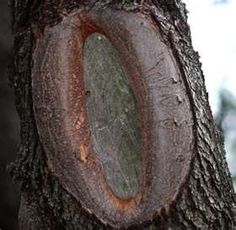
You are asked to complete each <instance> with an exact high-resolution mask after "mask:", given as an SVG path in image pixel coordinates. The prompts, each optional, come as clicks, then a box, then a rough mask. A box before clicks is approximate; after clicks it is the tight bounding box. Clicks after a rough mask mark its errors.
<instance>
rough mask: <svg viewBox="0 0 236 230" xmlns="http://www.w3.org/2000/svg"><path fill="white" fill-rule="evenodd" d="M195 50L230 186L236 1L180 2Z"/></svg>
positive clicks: (2, 115)
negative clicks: (222, 140)
mask: <svg viewBox="0 0 236 230" xmlns="http://www.w3.org/2000/svg"><path fill="white" fill-rule="evenodd" d="M183 1H184V2H185V3H186V5H187V8H188V11H189V15H188V16H189V20H188V22H189V24H190V27H191V32H192V40H193V45H194V48H195V50H197V51H198V52H199V54H200V56H201V62H202V68H203V71H204V75H205V80H206V86H207V90H208V92H209V100H210V104H211V108H212V112H213V114H214V117H215V121H216V123H217V125H218V127H219V129H220V130H222V131H223V132H224V135H225V149H226V152H227V161H228V164H229V167H230V171H231V174H232V177H233V180H234V186H235V187H236V26H235V25H234V24H235V22H236V1H235V0H183ZM10 24H11V19H10V9H9V7H8V0H0V229H2V230H15V229H16V222H17V210H18V206H19V190H18V188H17V186H16V185H14V184H13V183H12V181H11V178H10V176H9V175H8V173H7V171H6V166H7V165H8V164H9V163H10V162H11V161H13V160H14V159H15V157H16V150H17V146H18V144H19V129H20V128H19V120H18V116H17V113H16V110H15V106H14V92H13V90H12V88H11V86H10V85H9V81H8V76H7V73H8V65H9V62H10V58H11V47H12V43H13V40H12V34H11V26H10Z"/></svg>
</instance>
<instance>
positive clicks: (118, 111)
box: [84, 33, 142, 199]
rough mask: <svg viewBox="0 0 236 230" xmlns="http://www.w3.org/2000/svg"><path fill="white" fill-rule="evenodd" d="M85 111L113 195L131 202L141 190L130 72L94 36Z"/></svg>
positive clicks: (87, 59) (89, 42)
mask: <svg viewBox="0 0 236 230" xmlns="http://www.w3.org/2000/svg"><path fill="white" fill-rule="evenodd" d="M84 81H85V90H86V110H87V116H88V121H89V125H90V130H91V139H92V145H93V149H94V152H95V154H96V155H97V157H98V159H99V161H100V162H101V165H102V169H103V173H104V175H105V178H106V182H107V183H108V185H109V186H110V188H111V189H112V191H113V193H114V194H115V195H116V196H118V197H120V198H122V199H129V198H132V197H134V196H135V194H136V193H137V192H138V189H139V175H140V172H141V160H142V159H141V137H140V130H139V114H138V110H137V105H136V101H135V97H134V94H133V92H132V90H131V88H130V86H129V82H128V75H127V72H126V70H125V68H124V66H123V65H122V63H121V61H120V58H119V56H118V54H117V51H116V49H115V48H114V47H113V46H112V44H111V43H110V41H109V40H108V39H107V38H106V37H105V36H104V35H102V34H99V33H93V34H91V35H90V36H89V37H88V38H87V39H86V42H85V47H84Z"/></svg>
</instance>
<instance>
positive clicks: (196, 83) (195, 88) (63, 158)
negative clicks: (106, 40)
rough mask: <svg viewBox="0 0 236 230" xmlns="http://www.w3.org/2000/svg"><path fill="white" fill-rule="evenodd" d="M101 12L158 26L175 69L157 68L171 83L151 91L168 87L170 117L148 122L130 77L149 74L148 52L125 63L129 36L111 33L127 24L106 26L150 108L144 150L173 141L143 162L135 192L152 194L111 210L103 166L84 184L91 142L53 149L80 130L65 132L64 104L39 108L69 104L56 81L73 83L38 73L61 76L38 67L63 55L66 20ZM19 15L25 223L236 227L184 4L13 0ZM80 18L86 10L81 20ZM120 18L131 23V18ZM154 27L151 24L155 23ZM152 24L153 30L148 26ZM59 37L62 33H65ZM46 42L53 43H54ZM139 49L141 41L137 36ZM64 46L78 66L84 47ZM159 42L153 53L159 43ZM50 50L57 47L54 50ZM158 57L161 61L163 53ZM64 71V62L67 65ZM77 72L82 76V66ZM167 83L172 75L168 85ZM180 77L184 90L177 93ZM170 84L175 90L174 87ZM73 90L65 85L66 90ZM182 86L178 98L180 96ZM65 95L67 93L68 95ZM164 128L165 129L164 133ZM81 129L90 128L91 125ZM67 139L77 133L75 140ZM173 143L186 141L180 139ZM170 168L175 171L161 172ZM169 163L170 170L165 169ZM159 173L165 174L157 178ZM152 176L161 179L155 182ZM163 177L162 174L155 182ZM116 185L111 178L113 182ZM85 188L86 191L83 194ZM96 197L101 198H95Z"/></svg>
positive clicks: (16, 78) (16, 171) (19, 171)
mask: <svg viewBox="0 0 236 230" xmlns="http://www.w3.org/2000/svg"><path fill="white" fill-rule="evenodd" d="M81 9H83V10H84V11H83V12H85V13H83V16H81V13H80V11H79V10H81ZM86 12H87V13H86ZM96 12H100V13H101V12H102V13H104V14H106V12H112V14H111V13H109V14H108V16H107V17H108V18H109V20H113V23H114V24H115V20H116V21H117V20H118V19H119V16H117V17H116V15H123V16H126V20H127V21H130V23H131V24H132V23H133V24H132V26H133V28H132V29H133V30H134V32H135V33H137V34H138V33H139V32H140V29H138V28H136V27H135V26H136V24H135V21H139V20H140V21H139V22H140V23H141V24H142V23H143V24H145V23H146V24H147V28H148V29H149V31H151V32H150V34H151V33H152V32H153V31H156V33H157V34H158V35H155V36H156V37H158V39H159V40H160V44H164V45H163V47H164V48H163V50H164V54H163V55H164V56H163V57H164V60H167V61H166V62H165V63H168V64H169V65H170V66H169V68H168V69H169V72H168V73H165V72H163V73H161V74H160V75H161V76H162V77H165V78H161V79H159V81H161V82H162V83H160V84H163V86H165V87H167V86H168V87H169V88H167V89H165V87H161V88H160V89H158V90H156V89H157V88H156V87H154V89H151V88H150V89H148V91H150V96H151V97H153V98H159V97H160V95H159V94H158V92H159V91H160V92H161V93H162V94H164V96H165V97H164V98H163V99H162V100H161V102H160V103H159V105H160V110H162V112H163V114H164V115H163V116H164V118H163V119H161V118H160V117H158V116H154V118H153V119H151V120H149V119H147V118H151V117H150V115H149V113H148V112H146V111H147V110H148V109H146V107H145V106H143V105H146V104H145V100H144V102H143V99H142V95H143V94H145V93H146V91H145V90H144V89H143V88H142V86H143V85H141V83H139V82H138V80H137V79H135V77H133V78H132V76H133V75H134V76H136V74H135V73H136V72H135V71H136V70H135V67H134V66H135V65H137V66H138V67H137V68H138V70H140V71H138V72H141V73H142V71H143V69H142V67H143V66H144V67H147V66H145V64H144V63H145V61H146V59H145V57H144V58H143V59H142V58H141V56H142V54H136V56H135V55H133V54H132V53H135V52H134V51H132V50H131V51H130V52H129V53H130V58H129V57H127V60H126V56H128V55H129V53H127V51H125V49H124V48H122V47H121V48H120V46H122V42H121V43H119V42H118V41H116V40H115V38H113V37H115V36H114V35H113V34H112V33H117V34H119V33H120V34H121V36H122V33H123V35H124V34H125V32H120V31H122V28H121V27H120V28H119V27H116V26H114V31H115V32H112V31H111V32H109V29H104V27H103V28H102V29H103V30H105V33H107V34H108V35H109V36H110V37H111V41H112V42H113V43H114V46H116V48H117V47H118V48H117V50H118V52H120V54H121V56H122V55H123V56H122V57H123V58H124V63H126V64H127V66H126V69H127V70H128V71H130V73H129V74H130V75H131V88H132V87H133V88H137V89H134V94H135V96H136V98H137V104H138V107H144V109H143V108H141V109H140V111H141V113H140V114H141V122H142V124H143V125H142V129H143V130H144V131H143V132H142V131H141V136H142V138H143V139H145V137H146V136H147V138H146V139H147V141H146V142H145V141H144V145H145V146H144V150H145V151H144V152H145V153H146V152H147V149H149V144H150V143H154V144H156V145H157V147H158V148H160V149H161V150H162V149H164V148H165V147H167V145H161V143H162V141H163V142H165V143H167V144H168V145H169V146H171V148H172V149H171V151H170V152H167V153H166V154H167V156H168V158H167V160H163V161H161V160H162V159H161V158H160V157H161V154H160V153H157V155H155V154H153V156H156V157H157V160H159V161H160V162H162V163H160V164H159V165H158V164H157V163H156V162H158V161H155V160H153V159H155V158H149V155H148V154H146V155H145V153H144V154H143V157H144V158H145V160H144V163H143V165H144V166H143V168H144V172H143V175H144V176H143V177H144V179H140V180H141V184H142V185H140V187H141V189H140V191H141V192H140V193H141V194H138V196H139V195H140V196H141V197H142V196H143V194H142V193H144V194H147V195H145V196H147V198H146V200H145V202H144V201H137V200H138V198H136V197H133V200H134V201H135V202H134V204H133V203H132V202H130V201H129V202H128V201H126V200H125V202H124V201H122V200H120V199H118V198H116V199H113V196H111V197H112V198H111V199H113V201H112V202H113V203H112V204H115V205H114V207H113V206H112V205H111V206H112V207H110V206H109V205H107V206H106V205H104V210H103V208H100V207H99V205H95V204H101V205H102V204H103V203H104V202H105V200H106V198H107V197H106V196H105V195H103V194H102V192H100V190H99V189H100V187H99V186H100V175H99V170H97V168H96V167H97V165H96V164H95V166H94V167H95V169H94V170H95V172H96V174H98V175H97V176H96V177H95V179H94V178H93V177H92V176H91V178H92V179H91V181H90V177H89V178H88V180H87V181H86V182H84V181H83V179H84V178H85V179H86V175H89V173H90V171H89V170H88V171H86V170H84V171H85V172H86V175H85V176H84V175H82V173H83V172H82V171H79V169H78V168H79V167H80V166H79V167H78V166H77V165H75V163H74V161H75V158H76V157H77V158H78V159H77V160H79V161H81V162H85V161H88V162H89V161H90V159H89V157H88V158H87V155H86V154H85V155H84V154H82V153H83V150H84V148H85V147H84V145H83V148H82V150H81V148H80V151H79V154H78V153H77V152H75V154H74V155H76V156H72V155H71V156H70V155H69V156H68V155H65V153H64V152H65V150H66V153H69V152H71V153H72V152H73V151H72V150H73V148H72V147H73V145H67V144H62V145H60V144H59V145H56V147H55V146H53V145H52V143H53V141H61V140H65V142H67V141H70V138H72V136H73V135H72V134H71V133H70V132H72V133H73V127H70V126H69V128H68V127H67V128H68V130H69V131H68V132H67V133H69V134H70V135H69V136H66V134H65V133H63V130H64V129H66V128H65V127H64V126H63V123H62V122H63V121H64V120H63V119H64V118H63V119H62V118H60V111H56V112H57V113H56V114H54V115H53V116H52V117H53V120H51V121H50V120H49V113H48V112H47V111H43V112H42V111H40V110H39V108H42V107H40V106H45V100H42V96H41V95H42V94H46V95H48V96H49V98H53V99H50V100H49V105H48V107H49V108H52V107H53V106H52V105H54V108H57V105H59V106H63V105H62V104H60V100H59V99H58V98H57V96H58V95H57V94H55V92H54V91H53V90H54V89H55V88H56V89H59V88H62V89H64V88H63V87H64V86H63V83H67V82H68V81H69V80H68V79H67V78H66V77H64V75H63V74H62V75H61V78H60V79H59V80H61V81H62V83H61V85H59V86H60V87H57V86H55V87H52V84H51V83H50V82H49V80H47V78H45V77H44V75H43V74H41V75H40V74H38V73H39V72H40V71H41V68H44V69H45V71H46V72H47V71H48V73H49V75H50V74H52V72H53V71H56V75H57V76H58V74H59V73H60V72H59V71H58V70H56V67H46V65H43V64H41V62H43V61H44V62H47V63H49V66H50V65H51V66H55V63H56V61H55V59H56V58H57V55H58V54H57V53H56V54H55V57H54V58H52V55H54V53H50V49H49V48H51V47H52V48H53V47H58V43H59V44H62V46H63V45H65V44H66V43H63V39H65V37H66V36H72V35H73V33H74V32H73V30H74V29H73V28H69V30H70V31H69V32H68V31H67V29H68V27H66V26H65V25H67V24H68V23H69V24H70V23H71V24H73V26H75V27H76V26H78V20H77V19H76V20H77V21H76V20H75V18H80V19H79V20H80V21H79V23H82V25H83V24H86V23H88V22H87V21H86V20H88V18H90V17H91V18H93V20H95V21H96V19H97V18H99V19H101V18H102V17H103V16H101V17H100V16H97V15H99V14H98V13H96ZM12 14H13V30H14V34H15V43H14V70H13V73H12V77H11V81H12V84H13V85H14V88H15V94H16V106H17V109H18V113H19V116H20V119H21V146H20V147H19V156H18V160H17V162H15V163H14V165H12V173H13V175H14V178H15V179H16V180H18V181H20V183H21V190H22V200H21V208H20V212H19V227H20V229H113V228H130V229H233V203H234V200H233V199H234V198H233V193H234V191H233V186H232V181H231V178H230V174H229V171H228V167H227V164H226V160H225V152H224V148H223V140H222V138H221V134H220V133H219V132H218V131H217V129H216V127H215V124H214V122H213V117H212V113H211V110H210V107H209V103H208V97H207V93H206V89H205V84H204V76H203V73H202V71H201V63H200V62H199V56H198V54H197V53H196V52H195V51H194V50H193V48H192V44H191V37H190V31H189V26H188V25H187V17H186V10H185V6H184V4H182V3H181V2H180V1H179V0H170V1H168V3H167V1H162V0H159V1H158V0H153V1H151V0H150V1H141V2H140V3H134V2H133V1H122V3H121V2H120V1H92V0H91V1H76V0H70V1H23V0H21V1H20V0H15V1H12ZM75 15H80V17H77V16H75ZM84 15H85V16H84ZM129 15H130V16H129ZM140 15H141V16H140ZM83 17H84V18H86V20H85V19H83ZM81 18H82V19H81ZM94 18H95V19H94ZM104 18H105V16H104ZM140 18H142V19H140ZM144 18H145V19H144ZM131 19H132V20H131ZM102 20H105V19H101V21H102ZM106 20H108V19H106ZM106 20H105V21H104V22H103V24H102V22H99V23H100V24H99V25H101V26H104V25H107V24H106V23H107V22H109V20H108V21H106ZM120 20H121V19H120ZM122 20H123V22H124V19H122ZM149 22H150V23H149ZM63 23H64V24H63ZM108 24H109V23H108ZM149 24H150V25H152V26H149ZM86 25H87V24H86ZM108 27H109V25H108ZM151 27H154V28H155V29H151ZM86 28H88V29H87V30H89V31H90V30H92V31H94V28H96V26H94V25H91V24H89V25H88V26H87V27H86ZM117 28H118V29H117ZM132 29H131V30H132ZM79 30H81V31H79ZM96 30H98V29H96ZM96 30H95V31H96ZM110 30H111V29H110ZM71 31H72V32H71ZM78 31H79V32H78V33H81V34H83V36H84V34H86V33H88V32H85V30H82V29H81V27H80V29H78ZM140 33H141V32H140ZM62 34H63V35H65V36H64V37H62V38H60V35H62ZM150 34H147V35H146V36H145V37H149V36H150V37H149V39H150V42H153V38H156V37H155V36H154V35H153V36H154V37H152V36H151V35H150ZM153 34H154V32H153ZM73 36H74V35H73ZM159 37H160V38H159ZM79 39H80V38H79ZM129 39H131V38H129V37H128V38H127V41H128V42H127V44H128V45H129V44H130V43H129ZM145 39H146V40H147V39H148V38H145ZM145 39H144V40H145ZM158 39H157V40H158ZM72 40H73V39H72ZM74 40H75V39H74ZM146 40H145V41H146ZM159 40H158V41H159ZM81 41H83V40H79V41H77V43H75V44H76V45H79V44H80V42H81ZM48 42H49V43H50V45H48ZM72 42H73V41H72ZM115 44H117V45H115ZM150 44H152V43H150ZM150 44H149V45H150ZM136 46H137V47H141V45H140V44H139V43H138V42H137V44H136ZM48 47H49V48H48ZM153 47H155V45H153ZM66 48H68V49H67V51H66V52H65V55H67V56H68V57H70V55H71V56H72V58H71V59H70V60H71V62H70V63H72V64H71V65H73V61H74V59H75V57H76V55H78V57H77V60H78V59H79V60H80V56H79V54H76V53H73V52H74V51H73V50H72V49H71V50H70V47H69V46H68V47H66ZM153 49H154V50H155V48H153ZM53 50H54V51H55V50H56V49H53ZM57 52H58V51H57ZM67 52H68V53H67ZM150 52H151V49H150ZM132 55H133V56H132ZM147 56H148V55H147ZM134 57H135V58H136V57H137V58H139V59H137V60H139V61H140V60H141V62H140V63H135V59H134ZM172 59H173V60H172ZM42 60H43V61H42ZM150 60H152V59H150ZM160 60H162V59H161V58H160ZM168 60H170V61H168ZM150 62H151V61H150ZM132 63H133V67H132ZM157 65H159V63H158V64H157ZM139 66H140V67H139ZM163 66H164V64H162V65H160V66H159V69H158V71H163V70H164V71H165V68H166V67H163ZM37 68H38V69H37ZM47 68H48V69H47ZM58 68H59V69H60V68H61V66H59V67H58ZM63 68H64V67H63ZM65 68H66V67H65ZM68 71H70V69H69V70H68ZM172 74H173V76H172ZM76 75H77V76H79V77H81V73H79V72H78V73H76ZM143 75H144V74H143ZM143 75H142V74H141V77H144V76H143ZM150 75H151V73H150V74H149V75H148V76H149V77H150ZM68 76H70V75H68ZM37 78H38V79H37ZM150 78H151V77H150ZM150 78H148V79H150ZM132 79H133V80H132ZM169 80H171V81H172V83H171V84H170V83H169ZM148 81H149V80H146V83H147V84H149V83H150V82H148ZM73 83H75V82H73ZM150 84H151V83H150ZM176 84H177V91H175V89H176ZM73 85H74V84H73ZM140 85H141V86H140ZM169 85H171V86H169ZM173 85H174V86H173ZM73 90H74V88H73ZM142 90H143V91H142ZM167 90H169V91H170V92H171V94H168V92H166V91H167ZM157 91H158V92H157ZM81 92H83V88H81ZM67 93H68V92H67V91H65V94H67ZM177 93H178V95H176V94H177ZM71 94H73V95H72V96H71V101H72V102H71V103H72V104H66V105H65V106H64V107H63V109H65V110H66V111H70V109H71V108H72V109H71V110H73V109H76V114H77V115H78V114H79V113H80V112H79V110H78V107H76V108H73V106H74V102H73V99H74V96H78V95H77V94H78V92H77V93H76V92H72V93H71ZM167 94H168V95H167ZM140 95H141V96H140ZM82 96H83V95H82ZM162 96H163V95H162ZM176 96H179V97H176ZM68 98H70V94H69V93H68ZM153 98H151V99H150V101H151V102H153V101H154V99H153ZM152 100H153V101H152ZM175 100H177V102H178V103H179V104H181V105H182V104H183V106H184V107H183V108H182V110H183V111H182V112H181V110H179V109H175V106H176V103H177V102H176V101H175ZM150 101H148V103H150V105H151V106H150V107H151V108H152V109H153V110H154V109H155V104H154V105H153V104H152V103H151V102H150ZM183 102H184V103H183ZM58 103H59V104H58ZM148 105H149V104H148ZM81 106H82V105H81ZM161 106H163V107H161ZM77 110H78V111H77ZM57 114H59V115H58V116H59V118H58V119H59V120H58V121H56V117H55V116H56V115H57ZM153 114H154V115H159V116H160V112H157V113H155V112H153ZM169 114H170V115H174V116H177V117H178V116H179V117H180V118H181V119H182V120H180V119H179V120H178V119H177V121H176V120H173V119H172V120H171V119H169V118H168V116H169ZM179 117H178V118H179ZM54 118H55V119H54ZM72 118H73V113H72V112H71V113H70V116H69V118H68V119H72ZM45 119H46V122H45ZM149 122H150V123H149ZM156 123H158V125H157V124H156ZM47 126H50V127H52V129H51V130H53V131H54V132H53V134H55V136H56V137H51V135H50V133H49V132H48V130H47ZM150 127H151V128H150ZM153 127H157V128H158V130H157V131H158V132H160V133H161V134H162V136H161V137H160V139H163V138H164V140H160V141H159V142H158V141H157V140H156V139H157V136H155V135H154V134H153V133H155V132H154V131H155V129H154V128H153ZM163 127H164V128H163ZM152 128H153V129H152ZM160 129H163V130H164V131H159V130H160ZM61 130H62V131H61ZM84 130H85V131H86V127H85V128H84ZM173 130H174V131H173ZM176 130H177V133H176ZM85 131H84V132H83V135H81V137H84V138H85V139H86V135H87V134H86V132H85ZM150 133H151V135H150ZM172 134H173V136H172V138H173V139H171V141H169V142H168V140H169V139H168V138H169V135H172ZM57 137H58V138H59V139H57ZM68 137H70V138H69V139H68ZM151 137H154V139H155V140H154V142H151V141H149V139H151ZM180 137H181V138H180ZM73 138H74V137H73ZM73 138H72V139H73ZM76 138H77V136H76ZM165 138H166V139H165ZM75 140H77V139H75ZM79 141H80V143H85V144H86V143H87V140H83V141H84V142H82V141H81V140H80V139H79ZM172 142H173V143H174V142H176V143H177V144H180V143H181V146H178V145H175V144H173V143H172ZM76 143H77V142H76ZM159 143H160V144H159ZM172 144H173V146H172ZM60 146H61V147H60ZM80 147H81V146H80ZM151 149H152V150H153V151H156V152H158V151H157V150H155V146H154V147H153V146H151ZM55 153H57V154H55ZM77 155H78V156H77ZM158 157H159V158H160V159H158ZM174 157H175V158H174ZM162 158H163V156H162ZM172 158H173V159H172ZM174 159H175V161H176V163H175V162H174ZM79 164H82V163H79ZM168 164H169V165H168ZM148 166H149V167H148ZM150 166H151V167H150ZM167 167H168V170H169V171H168V170H166V169H164V168H167ZM150 168H151V169H150ZM162 168H163V171H161V170H162ZM96 170H97V171H96ZM151 170H153V171H151ZM65 172H66V173H65ZM161 172H162V175H160V174H161ZM153 174H155V175H153ZM157 174H158V175H157ZM149 175H152V177H150V178H151V179H149ZM166 175H170V178H169V179H170V180H171V181H168V180H167V177H166ZM154 177H155V179H153V178H154ZM156 177H158V178H157V179H156ZM81 178H82V179H81ZM159 178H161V179H159ZM162 178H163V180H162ZM166 180H167V182H166ZM150 181H151V182H150ZM113 182H114V181H113ZM149 183H152V185H153V186H152V187H151V186H150V185H149ZM86 186H88V187H89V189H90V191H91V194H93V193H94V194H95V192H96V191H98V198H99V199H101V201H100V202H101V203H99V202H98V201H96V197H93V196H92V195H87V194H86V189H85V187H86ZM112 186H114V185H113V184H112ZM158 187H161V188H162V189H163V190H160V191H161V192H160V191H159V190H158V189H156V188H158ZM148 188H152V189H153V191H152V190H151V191H150V192H149V193H147V192H146V191H147V189H148ZM78 189H80V190H81V191H82V192H81V191H78ZM96 189H97V190H96ZM155 189H156V190H155ZM101 191H102V190H101ZM119 191H121V190H119ZM154 191H157V192H154ZM130 194H133V193H129V195H130ZM103 196H104V197H103ZM92 197H93V198H94V200H92V201H89V199H91V198H92ZM96 202H97V203H96ZM136 203H138V204H136ZM84 204H86V205H85V206H86V208H84ZM129 205H130V206H131V207H130V206H129ZM132 205H133V206H134V208H133V209H134V210H135V212H138V211H139V212H140V213H141V214H140V216H138V214H137V216H135V215H136V214H124V215H123V214H122V215H123V216H122V215H121V217H122V218H120V215H118V214H117V213H116V211H117V210H118V208H121V206H122V207H126V208H130V209H132V207H133V206H132ZM116 206H117V207H116ZM90 207H91V209H90ZM109 208H110V209H109ZM88 210H90V211H88ZM109 210H113V212H114V213H113V212H111V214H110V216H109ZM145 212H146V213H145Z"/></svg>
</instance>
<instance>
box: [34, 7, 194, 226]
mask: <svg viewBox="0 0 236 230" xmlns="http://www.w3.org/2000/svg"><path fill="white" fill-rule="evenodd" d="M95 33H96V34H97V36H100V37H104V39H107V40H108V41H109V42H110V44H111V46H112V47H113V48H114V49H115V50H116V52H117V53H118V56H119V58H120V61H121V63H122V65H123V67H122V68H124V69H125V70H126V72H127V75H128V82H129V86H130V89H131V90H132V92H133V95H134V97H135V101H136V103H137V111H138V114H139V127H140V129H139V131H140V136H141V164H140V166H139V167H140V169H139V170H140V175H139V176H138V183H139V185H138V189H137V191H136V193H132V195H131V197H129V198H128V199H123V198H121V197H120V196H118V195H117V194H116V193H114V190H115V189H114V188H115V187H114V186H119V185H117V184H116V182H114V181H112V180H111V182H110V183H108V178H107V175H106V173H105V172H104V168H105V164H106V162H105V161H103V160H101V159H99V157H98V155H97V154H96V151H95V150H94V148H93V143H92V141H91V129H90V128H91V127H90V122H89V119H88V113H87V110H86V98H87V97H88V96H89V94H90V93H89V94H88V91H86V89H85V69H84V68H85V67H84V52H85V51H84V46H85V42H86V41H87V39H89V37H90V36H92V35H93V34H95ZM91 52H93V51H92V50H91ZM104 64H105V63H102V65H104ZM93 68H96V67H93ZM32 89H33V90H32V92H33V105H34V114H35V118H36V124H37V130H38V133H39V136H40V140H41V141H42V143H43V146H44V150H45V152H46V154H47V159H48V166H49V167H50V170H51V172H52V173H53V174H54V175H55V176H56V177H57V178H58V179H59V181H60V183H61V184H62V185H63V187H64V188H65V189H66V190H67V191H68V192H69V193H70V194H72V195H73V196H74V198H75V199H76V200H77V201H79V202H80V203H81V205H82V206H83V207H84V209H86V210H87V211H88V212H90V213H93V214H94V215H95V216H97V217H98V218H99V219H100V220H102V221H103V222H104V223H107V224H109V225H111V226H115V227H119V226H125V225H126V226H127V225H131V224H133V223H137V222H139V219H142V221H143V222H145V221H150V218H151V217H152V216H153V215H154V214H155V213H156V211H157V210H161V209H162V207H166V210H168V207H169V205H171V203H172V201H174V200H175V197H176V196H177V195H178V191H179V188H180V186H181V185H182V183H184V181H185V178H186V176H187V174H188V170H189V164H190V161H191V158H192V152H193V150H192V148H193V144H192V143H193V130H192V127H193V115H192V113H191V109H190V102H189V98H188V96H187V94H186V89H185V85H184V82H183V80H182V79H181V74H180V71H179V68H178V66H177V64H176V61H175V58H174V56H173V54H172V51H171V50H170V49H169V48H168V47H167V46H166V45H165V44H164V43H163V42H162V39H161V37H160V33H159V28H158V26H157V25H154V24H153V23H152V20H151V18H150V16H148V15H143V14H136V13H130V12H129V13H128V12H125V11H116V12H114V10H113V9H109V8H106V9H96V10H90V11H89V12H86V11H84V12H79V13H73V14H71V15H68V16H66V17H65V18H64V19H63V20H62V21H61V22H60V23H59V24H57V25H55V26H52V27H50V28H46V29H45V31H44V33H43V35H42V36H39V38H38V39H37V40H36V45H35V49H34V53H33V70H32ZM183 153H184V154H183ZM101 158H102V157H101ZM115 160H116V159H115V157H114V159H112V161H115ZM103 164H104V165H103ZM114 165H115V164H114ZM126 167H127V166H126ZM115 173H116V172H114V178H116V177H115V176H117V177H118V176H119V175H118V173H117V175H115ZM160 175H161V176H160ZM112 186H113V187H112ZM119 191H120V190H119Z"/></svg>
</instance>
